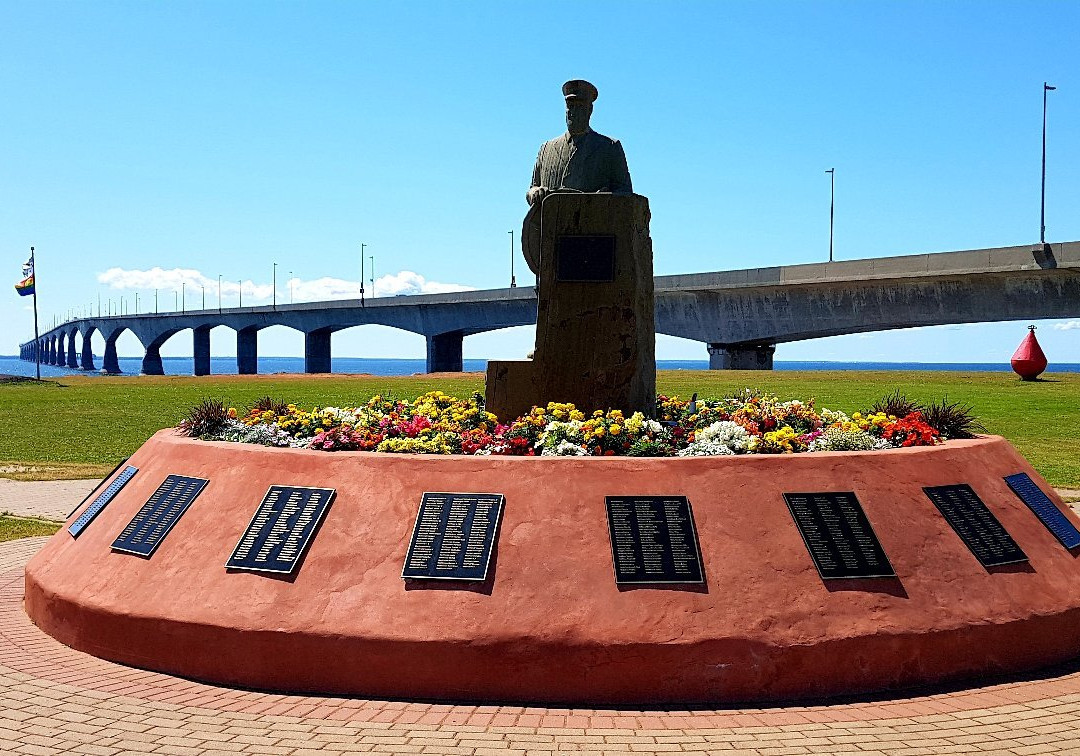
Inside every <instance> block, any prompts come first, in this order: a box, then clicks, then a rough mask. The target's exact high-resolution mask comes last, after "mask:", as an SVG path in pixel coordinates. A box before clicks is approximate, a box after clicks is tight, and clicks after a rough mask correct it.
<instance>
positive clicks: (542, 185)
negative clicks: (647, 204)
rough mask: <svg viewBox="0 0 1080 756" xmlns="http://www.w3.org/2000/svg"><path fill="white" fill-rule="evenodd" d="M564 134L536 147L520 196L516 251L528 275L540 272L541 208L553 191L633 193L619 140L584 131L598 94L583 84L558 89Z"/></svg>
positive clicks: (587, 129) (570, 82)
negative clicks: (524, 208)
mask: <svg viewBox="0 0 1080 756" xmlns="http://www.w3.org/2000/svg"><path fill="white" fill-rule="evenodd" d="M562 93H563V97H564V98H565V99H566V133H565V134H563V135H562V136H557V137H555V138H554V139H552V140H549V141H547V142H544V144H542V145H541V146H540V154H538V155H537V156H536V165H535V166H534V167H533V174H532V184H531V185H530V186H529V191H528V192H527V193H526V194H525V199H526V201H527V202H528V203H529V205H530V208H529V212H528V214H527V215H526V216H525V222H524V224H523V228H522V230H521V250H522V252H524V253H525V261H526V262H527V263H528V264H529V268H530V269H531V270H532V272H533V273H538V272H539V270H540V206H541V204H542V203H543V200H544V197H546V196H547V195H548V194H550V193H552V192H584V193H595V192H611V193H612V194H633V193H634V189H633V186H632V185H631V183H630V171H629V169H627V167H626V155H625V154H623V148H622V145H621V144H619V142H618V140H615V139H612V138H611V137H606V136H604V135H603V134H597V133H596V132H595V131H593V130H592V129H590V128H589V118H591V117H592V111H593V101H595V100H596V97H597V95H598V92H597V90H596V87H594V86H593V85H592V84H590V83H589V82H587V81H583V80H581V79H574V80H572V81H568V82H566V83H565V84H563V86H562Z"/></svg>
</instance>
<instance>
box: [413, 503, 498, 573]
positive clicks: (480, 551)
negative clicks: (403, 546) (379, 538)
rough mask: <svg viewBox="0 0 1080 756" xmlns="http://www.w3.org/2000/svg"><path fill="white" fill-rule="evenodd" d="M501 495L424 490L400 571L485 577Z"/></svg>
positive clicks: (493, 540) (495, 529) (493, 542)
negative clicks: (430, 491)
mask: <svg viewBox="0 0 1080 756" xmlns="http://www.w3.org/2000/svg"><path fill="white" fill-rule="evenodd" d="M502 508H503V495H502V494H487V493H425V494H424V496H423V498H422V499H421V500H420V511H419V512H418V513H417V515H416V524H415V525H413V533H412V540H411V541H410V542H409V551H408V553H407V554H406V555H405V566H404V568H402V570H401V577H403V578H405V579H406V580H408V579H433V580H479V581H482V580H486V579H487V573H488V565H489V563H490V562H491V552H492V547H493V546H494V544H495V533H496V531H497V530H498V527H499V517H500V516H501V515H502Z"/></svg>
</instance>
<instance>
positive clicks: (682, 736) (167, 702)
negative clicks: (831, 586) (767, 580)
mask: <svg viewBox="0 0 1080 756" xmlns="http://www.w3.org/2000/svg"><path fill="white" fill-rule="evenodd" d="M44 541H45V539H43V538H28V539H24V540H20V541H11V542H8V543H4V544H0V753H5V754H7V753H12V754H54V753H82V754H101V755H103V756H111V754H146V753H154V754H177V755H180V756H183V755H184V754H208V755H209V756H215V755H218V754H237V753H244V754H267V755H269V754H288V755H291V756H303V755H304V754H316V753H318V754H343V753H354V752H363V753H379V754H387V753H433V754H537V755H539V754H555V752H557V751H583V752H589V753H612V754H615V753H618V754H626V753H627V752H636V753H660V752H672V751H678V752H685V753H699V754H702V753H715V754H735V753H741V754H777V755H779V754H800V753H829V754H837V753H859V754H896V755H897V756H901V755H903V754H910V755H911V756H915V754H945V753H997V754H1013V755H1015V756H1019V755H1020V754H1034V753H1055V754H1059V753H1073V754H1080V727H1078V725H1080V665H1077V666H1075V667H1074V668H1071V669H1069V670H1065V671H1062V670H1058V671H1057V672H1054V673H1048V674H1047V675H1046V676H1041V677H1039V676H1035V677H1032V678H1031V679H1027V680H1021V681H1014V682H1009V683H1002V684H995V685H989V686H986V687H982V688H975V689H970V690H960V691H954V692H936V693H932V694H927V695H920V696H914V697H903V698H892V699H883V700H876V701H861V702H854V703H846V704H821V705H810V706H790V707H783V708H781V707H775V708H741V709H723V710H717V711H712V710H708V711H685V710H680V711H624V710H619V711H609V710H596V709H557V708H541V707H521V706H472V705H468V706H466V705H462V706H457V705H446V704H429V703H412V702H400V701H369V700H361V699H349V698H323V697H317V696H285V695H275V694H265V693H254V692H250V691H240V690H232V689H228V688H219V687H215V686H211V685H203V684H201V683H197V682H192V681H189V680H183V679H180V678H176V677H169V676H168V675H162V674H157V673H154V672H146V671H142V670H137V669H132V668H129V667H123V666H120V665H117V664H111V663H109V662H105V661H101V660H99V659H95V658H93V657H91V656H87V655H85V654H82V653H79V652H77V651H73V650H71V649H69V648H67V647H66V646H63V645H61V644H60V643H57V642H56V641H54V640H53V639H52V638H50V637H48V636H46V635H45V634H44V633H42V632H40V631H39V630H38V629H37V628H36V627H35V626H34V625H33V624H32V623H31V622H30V621H29V619H27V617H26V615H25V613H24V612H23V609H22V568H23V565H24V564H25V563H26V561H27V560H28V559H29V558H30V556H31V555H32V554H33V553H34V552H35V551H36V550H37V549H39V548H40V547H41V545H42V544H43V543H44Z"/></svg>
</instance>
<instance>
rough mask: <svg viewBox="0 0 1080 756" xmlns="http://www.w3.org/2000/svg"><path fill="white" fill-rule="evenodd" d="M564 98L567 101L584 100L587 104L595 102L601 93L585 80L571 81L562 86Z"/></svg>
mask: <svg viewBox="0 0 1080 756" xmlns="http://www.w3.org/2000/svg"><path fill="white" fill-rule="evenodd" d="M562 93H563V97H565V98H566V99H567V100H584V101H585V102H593V101H594V100H595V99H596V98H597V97H599V96H600V93H599V92H598V91H597V89H596V87H594V86H593V85H592V84H590V83H589V82H587V81H585V80H584V79H571V80H570V81H568V82H566V83H565V84H563V85H562Z"/></svg>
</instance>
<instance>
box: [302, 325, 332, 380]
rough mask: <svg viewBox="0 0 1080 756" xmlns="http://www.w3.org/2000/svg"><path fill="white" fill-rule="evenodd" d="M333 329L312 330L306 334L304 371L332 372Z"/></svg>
mask: <svg viewBox="0 0 1080 756" xmlns="http://www.w3.org/2000/svg"><path fill="white" fill-rule="evenodd" d="M330 334H331V331H311V332H310V333H305V334H304V372H305V373H330V372H333V371H332V370H331V369H330Z"/></svg>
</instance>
